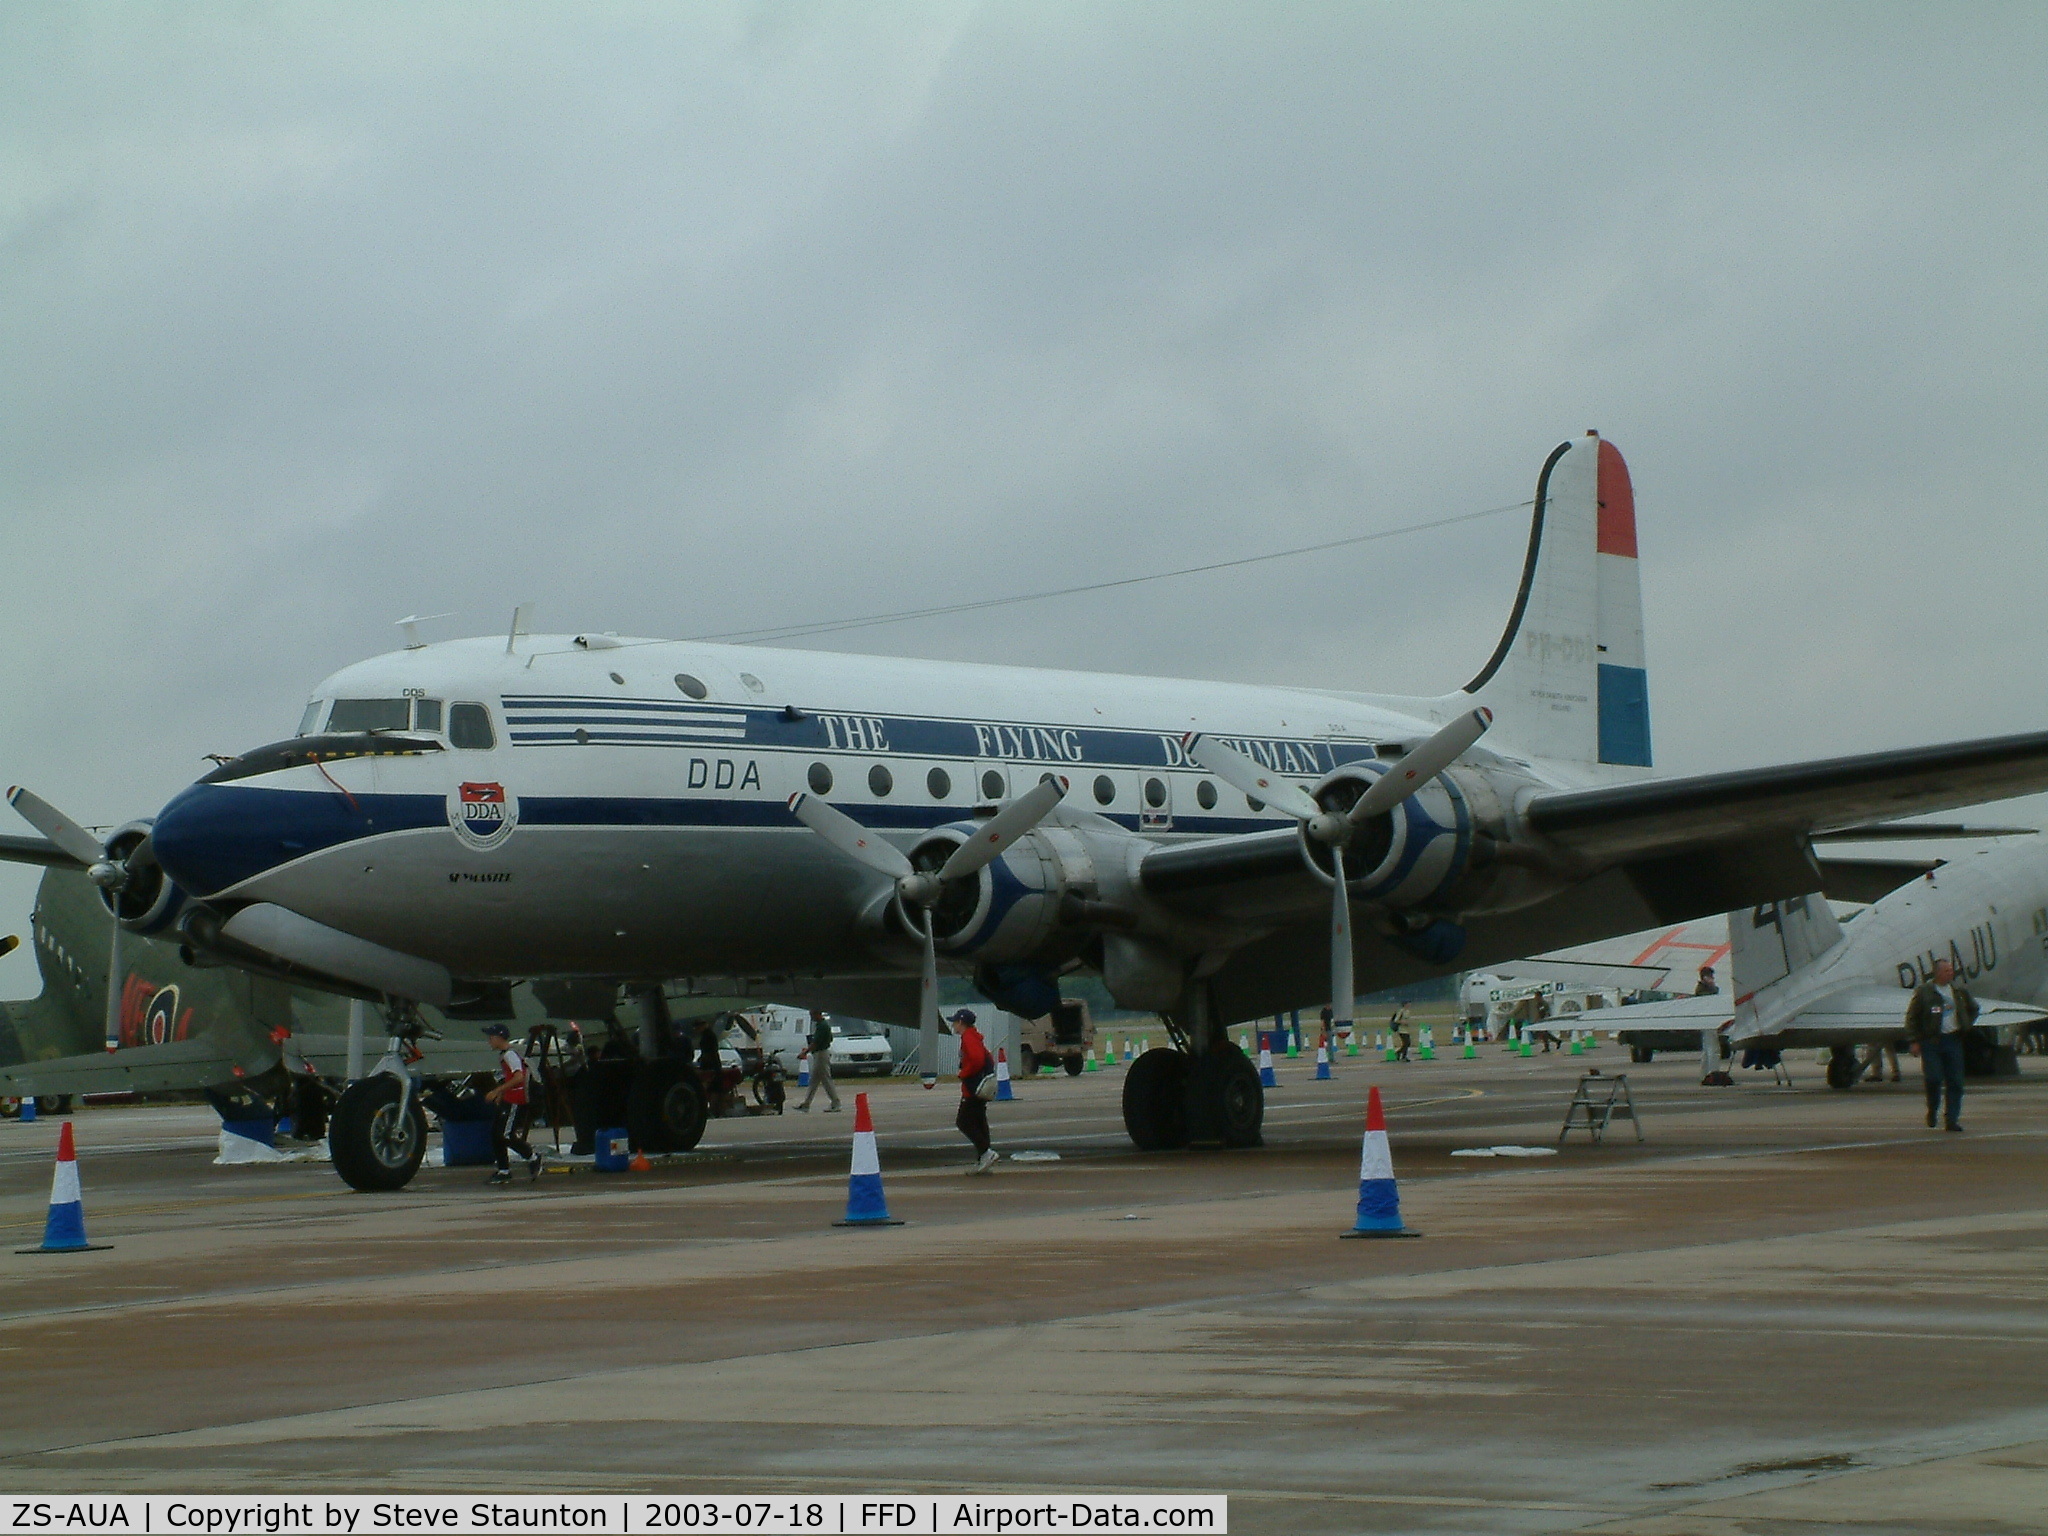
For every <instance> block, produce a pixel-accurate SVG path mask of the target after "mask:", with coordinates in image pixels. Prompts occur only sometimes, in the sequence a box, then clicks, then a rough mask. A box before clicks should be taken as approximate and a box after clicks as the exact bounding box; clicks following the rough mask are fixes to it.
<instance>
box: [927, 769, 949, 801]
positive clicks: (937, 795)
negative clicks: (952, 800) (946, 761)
mask: <svg viewBox="0 0 2048 1536" xmlns="http://www.w3.org/2000/svg"><path fill="white" fill-rule="evenodd" d="M924 787H925V788H926V789H928V790H930V791H931V792H932V798H933V799H934V800H943V799H945V798H946V796H948V795H950V794H951V793H953V776H952V775H951V774H949V773H948V772H946V770H945V769H943V768H934V769H933V770H932V771H931V772H930V773H928V774H926V775H925V776H924Z"/></svg>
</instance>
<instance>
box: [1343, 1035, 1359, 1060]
mask: <svg viewBox="0 0 2048 1536" xmlns="http://www.w3.org/2000/svg"><path fill="white" fill-rule="evenodd" d="M1344 1054H1345V1055H1346V1056H1356V1055H1357V1054H1358V1031H1357V1030H1355V1029H1354V1030H1352V1031H1351V1033H1350V1034H1349V1035H1347V1036H1345V1037H1344Z"/></svg>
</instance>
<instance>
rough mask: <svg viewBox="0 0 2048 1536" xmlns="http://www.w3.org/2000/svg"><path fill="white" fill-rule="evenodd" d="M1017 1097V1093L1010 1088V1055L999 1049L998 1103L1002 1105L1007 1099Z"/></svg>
mask: <svg viewBox="0 0 2048 1536" xmlns="http://www.w3.org/2000/svg"><path fill="white" fill-rule="evenodd" d="M1016 1097H1017V1095H1016V1092H1015V1091H1014V1090H1013V1089H1012V1088H1011V1087H1010V1053H1009V1052H1008V1051H1006V1050H1003V1049H1001V1048H1000V1047H998V1048H997V1050H996V1102H997V1103H998V1104H1000V1103H1002V1102H1003V1101H1004V1100H1006V1099H1014V1098H1016Z"/></svg>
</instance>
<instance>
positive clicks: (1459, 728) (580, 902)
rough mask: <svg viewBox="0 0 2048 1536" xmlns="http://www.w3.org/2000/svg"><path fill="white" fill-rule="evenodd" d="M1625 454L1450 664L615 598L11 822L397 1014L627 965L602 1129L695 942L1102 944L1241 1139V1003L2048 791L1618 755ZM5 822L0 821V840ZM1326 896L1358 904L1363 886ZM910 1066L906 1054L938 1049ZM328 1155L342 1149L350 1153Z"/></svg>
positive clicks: (1288, 999) (354, 687)
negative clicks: (1281, 674) (640, 620)
mask: <svg viewBox="0 0 2048 1536" xmlns="http://www.w3.org/2000/svg"><path fill="white" fill-rule="evenodd" d="M1649 767H1650V720H1649V697H1648V686H1647V680H1646V674H1645V670H1644V665H1643V633H1642V603H1641V597H1640V591H1639V586H1638V578H1637V567H1636V526H1635V509H1634V500H1633V494H1632V491H1631V489H1630V485H1629V477H1628V470H1627V468H1626V466H1625V465H1624V464H1623V462H1622V458H1621V455H1620V453H1619V452H1617V451H1616V450H1615V448H1614V447H1613V446H1612V445H1611V444H1608V443H1605V442H1603V441H1602V440H1601V439H1600V438H1599V437H1598V436H1597V435H1595V434H1591V433H1589V434H1587V436H1586V437H1584V438H1582V439H1578V440H1574V441H1568V442H1565V443H1562V444H1560V445H1559V446H1558V447H1557V448H1556V449H1555V450H1554V451H1553V452H1552V453H1551V454H1550V456H1549V457H1548V458H1547V459H1546V460H1545V462H1544V464H1543V468H1542V472H1541V474H1540V475H1539V476H1538V479H1537V485H1536V495H1535V502H1534V513H1533V516H1532V518H1531V523H1530V530H1529V542H1528V553H1527V557H1526V559H1525V562H1524V565H1523V570H1522V578H1521V585H1520V588H1519V590H1518V591H1517V593H1516V596H1515V602H1514V609H1513V612H1512V614H1511V616H1510V617H1509V620H1508V623H1507V627H1506V629H1505V631H1504V633H1503V634H1502V635H1501V637H1500V640H1499V643H1498V645H1497V646H1496V647H1495V649H1494V651H1493V654H1492V656H1491V657H1490V658H1489V659H1488V660H1487V662H1486V664H1485V665H1484V666H1483V667H1482V668H1481V669H1480V671H1479V673H1478V675H1477V676H1475V677H1474V678H1473V679H1472V681H1471V682H1470V683H1468V684H1466V685H1465V687H1464V688H1463V689H1461V690H1459V691H1458V692H1456V693H1453V694H1450V695H1448V696H1446V697H1443V698H1435V699H1426V698H1394V697H1376V696H1372V695H1366V694H1359V693H1350V692H1340V691H1335V690H1323V689H1307V688H1260V687H1250V686H1242V685H1229V684H1217V683H1198V682H1188V681H1182V680H1177V679H1170V678H1141V677H1122V676H1108V675H1095V674H1086V673H1074V672H1053V671H1041V670H1034V669H1029V668H1011V667H989V666H971V665H962V664H953V663H944V662H931V661H905V660H888V659H879V658H872V657H864V656H844V655H831V654H820V653H811V652H804V651H795V650H771V649H765V648H738V647H729V646H720V645H713V644H705V643H696V642H683V641H652V640H647V641H643V640H621V639H618V638H615V637H612V636H608V635H579V636H562V637H546V636H529V635H525V634H523V633H521V630H520V625H519V623H518V622H517V621H516V620H515V623H514V625H513V630H512V633H511V635H510V636H509V637H505V638H499V639H469V640H457V641H450V642H445V643H441V644H434V645H412V646H408V647H407V648H406V649H405V650H402V651H399V652H396V653H393V654H391V655H387V656H382V657H378V658H376V659H374V660H371V661H365V662H362V663H359V664H358V665H355V666H352V667H348V668H345V669H344V670H342V671H340V672H338V673H336V674H335V675H334V676H332V677H330V678H329V679H327V680H326V681H325V682H324V683H322V684H321V685H320V686H319V688H318V689H317V690H315V693H314V697H313V699H312V701H311V703H310V704H309V705H308V706H307V708H306V713H305V718H304V720H303V721H302V722H301V725H300V734H299V735H297V736H295V737H293V738H291V739H289V740H285V741H281V742H277V743H275V744H273V745H270V746H264V747H259V748H256V749H255V750H253V751H250V752H246V753H244V754H243V755H242V756H240V757H237V758H234V759H232V760H230V761H228V762H226V763H224V764H222V765H221V766H220V767H219V768H218V769H216V770H215V771H214V772H211V773H209V774H207V775H206V776H205V777H204V778H203V779H201V780H200V781H199V782H198V783H196V784H193V785H192V786H190V787H189V788H187V789H185V790H184V791H182V792H181V793H180V794H178V795H177V796H176V797H175V798H174V799H172V801H171V802H170V803H169V804H168V805H166V806H165V807H164V808H163V810H162V811H161V812H160V813H159V814H158V816H157V817H156V818H155V820H154V822H153V823H152V822H147V821H139V822H135V823H132V824H130V825H128V826H126V827H123V828H121V829H120V830H119V831H117V832H116V833H115V834H114V835H113V836H112V837H111V838H109V839H107V840H106V841H105V842H104V843H102V842H101V841H100V840H99V839H98V838H95V837H93V836H92V835H91V834H89V833H87V832H85V831H83V830H82V829H81V828H79V827H78V826H77V825H76V824H74V823H73V822H71V821H70V820H69V819H68V818H66V817H64V816H63V815H62V814H61V813H59V812H58V811H56V810H54V809H53V808H52V807H50V806H49V805H47V804H46V803H45V802H43V801H41V800H39V799H38V798H36V797H35V796H34V795H32V794H30V793H28V792H27V791H24V790H15V791H12V792H10V799H11V800H12V802H13V803H14V805H15V806H16V808H17V809H18V810H20V811H21V812H22V814H23V815H24V816H25V817H27V819H28V820H29V821H30V822H32V823H33V824H34V825H35V826H36V827H37V829H38V830H39V831H41V832H42V833H43V834H44V838H45V839H47V841H44V840H41V839H15V840H10V841H11V842H12V843H13V844H14V845H15V846H14V847H13V849H12V852H13V853H14V854H16V855H18V856H22V857H31V858H35V859H38V860H41V861H45V862H48V861H51V860H55V859H61V860H68V861H72V862H75V863H76V864H78V865H80V866H82V867H84V868H86V869H87V871H88V872H89V874H90V875H91V877H92V879H93V880H94V881H95V882H96V883H97V884H98V885H100V887H101V888H102V890H103V891H104V892H105V898H106V900H107V901H108V903H109V904H110V905H111V906H112V907H113V908H114V909H115V911H116V912H117V914H118V915H119V916H120V918H121V920H122V922H123V923H124V924H125V925H126V926H127V927H129V928H130V929H133V930H135V931H139V932H150V933H153V932H166V931H169V932H175V933H176V934H177V935H178V936H179V937H180V939H181V941H182V942H183V944H184V945H185V946H186V947H187V948H188V949H189V950H190V951H191V952H192V953H193V955H194V956H195V958H203V959H209V960H214V961H226V962H230V963H233V964H237V965H240V966H242V967H244V968H246V969H249V970H252V971H255V972H258V973H261V974H268V975H272V976H276V977H280V978H283V979H288V980H294V981H299V982H302V983H310V984H316V985H323V986H326V987H329V988H331V989H333V990H335V991H338V992H343V993H349V994H353V995H358V996H364V997H368V998H373V999H375V1000H376V1001H378V1002H379V1003H381V1004H383V1005H385V1006H386V1008H387V1010H388V1012H389V1013H390V1015H391V1016H392V1018H393V1024H394V1030H395V1031H396V1033H397V1034H398V1035H399V1036H403V1035H404V1034H405V1032H406V1031H407V1030H408V1029H409V1028H410V1027H411V1025H410V1019H411V1017H412V1014H413V1010H414V1009H415V1008H416V1006H417V1005H419V1004H432V1005H435V1006H438V1007H444V1008H447V1009H450V1010H452V1011H453V1012H455V1013H456V1014H458V1015H460V1014H463V1013H465V1012H466V1013H469V1014H471V1015H472V1016H481V1015H484V1014H487V1013H488V1012H490V1011H491V1010H493V1009H494V1008H499V1007H502V1006H503V999H504V996H505V991H506V987H507V984H508V983H509V982H510V981H511V980H513V979H515V978H522V977H546V978H552V979H563V978H570V979H573V978H587V979H588V980H590V981H591V982H592V983H593V984H595V985H598V986H603V987H611V986H624V987H627V988H629V989H631V990H632V991H633V992H634V994H635V995H636V996H637V997H638V998H639V999H640V1002H641V1007H642V1023H641V1029H640V1034H639V1049H640V1062H639V1065H638V1068H637V1076H636V1078H635V1081H634V1090H633V1091H634V1103H635V1106H636V1110H635V1114H636V1134H639V1135H640V1136H641V1137H642V1139H643V1141H655V1142H656V1143H657V1144H659V1143H662V1142H665V1143H666V1144H668V1145H689V1144H692V1143H694V1141H695V1139H696V1137H697V1136H698V1135H699V1134H701V1131H702V1129H703V1123H704V1104H703V1098H702V1095H701V1093H700V1092H699V1091H698V1086H697V1083H696V1079H695V1075H694V1071H693V1069H692V1067H691V1064H690V1062H689V1060H688V1058H687V1057H686V1056H683V1055H681V1054H680V1053H679V1052H678V1050H677V1047H676V1044H675V1041H674V1037H673V1032H672V1031H671V1030H670V1029H669V1028H668V1027H667V1020H666V1017H665V1004H664V1002H663V1000H662V988H661V982H662V981H663V979H665V978H685V979H688V980H690V981H691V982H693V983H695V982H700V981H701V982H703V983H705V984H707V985H716V986H718V987H719V988H721V989H723V990H730V991H735V992H747V993H751V994H753V995H775V996H780V997H783V998H786V999H788V1000H791V1001H794V1002H799V1003H803V1004H808V1005H811V1006H818V1007H827V1008H835V1009H840V1010H843V1011H846V1012H850V1013H855V1014H859V1015H862V1016H864V1017H869V1018H876V1019H884V1020H891V1021H897V1022H906V1023H907V1022H911V1021H913V1020H914V1021H917V1022H918V1023H919V1024H921V1026H922V1028H923V1031H924V1044H925V1049H924V1051H923V1056H922V1060H923V1062H924V1064H925V1066H926V1069H927V1072H928V1073H929V1071H930V1068H931V1066H932V1064H933V1063H934V1062H935V1061H936V1057H937V1051H936V1035H937V1031H938V1028H939V1024H938V1019H937V1009H936V973H937V971H938V970H939V969H940V968H941V967H944V968H946V969H949V970H953V971H956V972H962V973H966V974H970V975H972V977H973V978H974V980H975V982H976V984H977V985H978V986H979V988H980V989H981V991H982V992H983V993H984V994H985V995H986V996H988V997H989V998H990V999H991V1000H992V1001H993V1002H995V1003H996V1004H997V1005H998V1006H1000V1007H1003V1008H1007V1009H1009V1010H1010V1011H1012V1012H1015V1013H1019V1014H1022V1015H1025V1016H1027V1017H1035V1016H1038V1015H1040V1014H1043V1013H1045V1012H1046V1011H1048V1005H1049V1003H1050V1001H1051V1000H1052V999H1054V998H1055V997H1056V995H1057V989H1058V986H1059V983H1060V978H1061V977H1062V976H1063V975H1066V974H1068V973H1069V972H1072V971H1075V970H1080V969H1086V970H1090V971H1093V972H1096V973H1098V974H1099V975H1100V976H1101V978H1102V980H1103V983H1104V984H1105V985H1106V987H1107V988H1108V990H1109V992H1110V994H1111V995H1112V996H1113V997H1114V998H1115V999H1116V1001H1117V1002H1118V1003H1119V1004H1121V1005H1122V1006H1124V1007H1127V1008H1133V1009H1142V1010H1156V1011H1158V1012H1159V1013H1161V1014H1162V1016H1163V1017H1164V1018H1165V1019H1166V1021H1167V1025H1168V1029H1169V1032H1170V1034H1171V1036H1172V1038H1173V1046H1172V1048H1171V1049H1164V1048H1162V1049H1160V1050H1156V1051H1153V1052H1151V1053H1149V1054H1148V1055H1146V1056H1145V1057H1143V1058H1141V1059H1140V1060H1139V1061H1138V1062H1137V1063H1135V1064H1134V1066H1133V1068H1132V1070H1131V1071H1130V1073H1129V1074H1128V1076H1127V1078H1126V1083H1125V1089H1124V1118H1125V1123H1126V1125H1127V1127H1128V1129H1129V1131H1130V1134H1131V1136H1132V1138H1133V1140H1134V1141H1136V1142H1137V1144H1138V1145H1140V1146H1141V1147H1146V1148H1165V1147H1172V1146H1177V1145H1183V1144H1187V1143H1189V1142H1204V1143H1217V1142H1221V1143H1226V1144H1231V1145H1252V1144H1256V1143H1257V1142H1258V1140H1259V1137H1260V1124H1261V1119H1262V1116H1263V1102H1262V1098H1261V1095H1260V1090H1259V1082H1258V1076H1257V1073H1256V1072H1255V1071H1254V1070H1253V1068H1252V1067H1251V1065H1250V1063H1249V1062H1247V1061H1246V1060H1245V1059H1244V1057H1243V1055H1242V1054H1241V1053H1240V1052H1239V1051H1238V1050H1237V1049H1236V1047H1235V1046H1234V1045H1232V1044H1231V1042H1230V1040H1229V1037H1228V1034H1227V1032H1226V1031H1227V1027H1228V1026H1229V1025H1230V1024H1232V1023H1233V1022H1237V1021H1241V1020H1245V1019H1249V1018H1253V1017H1257V1016H1261V1015H1265V1014H1270V1013H1272V1012H1275V1011H1276V1010H1279V1009H1284V1008H1296V1007H1301V1006H1303V1005H1315V1004H1319V1003H1320V1002H1321V1001H1322V1000H1323V999H1325V998H1329V997H1332V996H1334V998H1335V1008H1336V1011H1337V1012H1338V1014H1339V1015H1340V1016H1342V1017H1344V1018H1347V1019H1348V1017H1349V1016H1350V1013H1351V999H1352V992H1353V986H1354V981H1353V978H1354V977H1359V978H1363V979H1364V981H1365V983H1366V985H1367V986H1368V988H1369V989H1374V990H1377V989H1381V988H1385V987H1390V986H1394V985H1398V984H1400V983H1404V982H1410V981H1416V980H1420V979H1423V978H1425V977H1429V976H1434V975H1440V974H1443V973H1445V972H1448V971H1451V970H1454V969H1465V968H1471V967H1483V966H1484V965H1486V964H1487V963H1488V962H1489V961H1490V960H1496V959H1499V960H1505V959H1509V958H1512V957H1514V956H1518V955H1527V954H1531V953H1536V952H1539V951H1543V950H1548V949H1554V948H1558V947H1561V946H1565V945H1570V944H1578V943H1584V942H1587V941H1590V940H1592V939H1596V938H1601V937H1604V936H1607V935H1612V934H1617V933H1626V932H1630V931H1633V930H1636V929H1641V928H1645V927H1648V926H1650V925H1652V924H1654V923H1672V922H1682V921H1686V920H1688V919H1691V918H1695V917H1700V916H1704V915H1706V914H1708V913H1712V912H1722V911H1728V910H1731V909H1735V908H1748V907H1752V906H1757V905H1760V904H1763V903H1767V902H1771V901H1776V900H1780V899H1784V898H1788V897H1793V896H1797V895H1799V894H1801V893H1803V892H1806V891H1810V890H1813V889H1815V888H1817V887H1818V885H1819V884H1820V881H1819V879H1818V878H1817V875H1816V871H1815V867H1814V862H1813V858H1812V853H1811V849H1810V846H1809V844H1808V837H1809V835H1810V834H1812V833H1814V832H1815V831H1817V830H1826V829H1829V828H1832V827H1838V826H1844V825H1851V824H1859V823H1862V822H1865V821H1867V820H1870V819H1871V818H1873V817H1890V816H1899V815H1905V814H1908V813H1912V812H1918V811H1932V810H1936V809H1940V808H1943V807H1951V806H1960V805H1964V804H1969V803H1973V802H1976V801H1981V800H1990V799H1998V798H2002V797H2005V796H2010V795H2017V794H2024V793H2029V792H2032V791H2034V790H2038V789H2041V788H2043V787H2048V733H2035V734H2030V735H2024V736H2009V737H2004V738H1999V739H1995V740H1987V741H1977V742H1966V743H1959V744H1952V745H1947V746H1939V747H1929V748H1922V749H1916V750H1912V751H1903V752H1887V753H1879V754H1873V755H1870V756H1865V757H1857V758H1845V759H1839V760H1833V761H1824V762H1809V763H1803V764H1798V765H1794V766H1789V767H1781V768H1771V769H1762V770H1755V771H1746V772H1740V773H1729V774H1717V775H1712V776H1707V777H1696V778H1687V779H1677V780H1665V781H1653V780H1650V779H1649V778H1648V777H1647V775H1648V771H1649ZM0 851H8V850H6V849H0ZM1354 917H1355V918H1357V919H1359V921H1357V922H1356V925H1355V926H1354ZM401 1055H402V1052H401V1051H399V1050H396V1049H394V1051H393V1052H392V1053H391V1054H390V1055H389V1056H387V1059H386V1065H385V1069H384V1070H382V1071H380V1072H378V1073H373V1074H372V1075H371V1076H370V1077H368V1078H365V1079H364V1080H363V1081H361V1082H359V1083H357V1084H355V1085H354V1086H353V1087H352V1088H350V1089H349V1091H348V1092H347V1093H346V1094H344V1095H343V1097H342V1100H341V1102H340V1103H339V1104H338V1105H337V1106H336V1110H335V1114H334V1117H333V1121H332V1127H331V1135H332V1136H333V1137H335V1138H341V1139H352V1138H360V1139H361V1141H362V1143H363V1145H362V1147H360V1148H354V1149H352V1151H351V1154H350V1155H349V1156H347V1157H346V1158H345V1157H344V1149H343V1147H342V1146H341V1145H339V1144H337V1146H336V1162H337V1165H342V1164H344V1163H347V1164H348V1165H349V1166H351V1167H355V1168H357V1169H359V1170H368V1171H367V1172H359V1173H358V1174H356V1175H353V1176H352V1182H362V1183H365V1184H370V1185H383V1186H391V1185H397V1184H402V1183H404V1182H405V1181H406V1180H407V1179H409V1178H410V1177H411V1174H412V1172H413V1169H414V1168H415V1167H416V1166H417V1164H418V1162H419V1158H420V1154H421V1150H422V1143H423V1141H424V1138H425V1122H424V1119H423V1117H422V1116H421V1115H420V1112H419V1110H418V1107H417V1095H416V1093H415V1092H414V1089H413V1086H412V1082H411V1079H410V1078H409V1077H408V1076H407V1074H406V1073H405V1072H404V1070H403V1069H402V1066H401V1062H400V1058H401ZM929 1080H930V1079H929V1077H928V1078H927V1081H929ZM357 1152H360V1154H361V1155H360V1156H358V1155H355V1154H356V1153H357Z"/></svg>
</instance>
